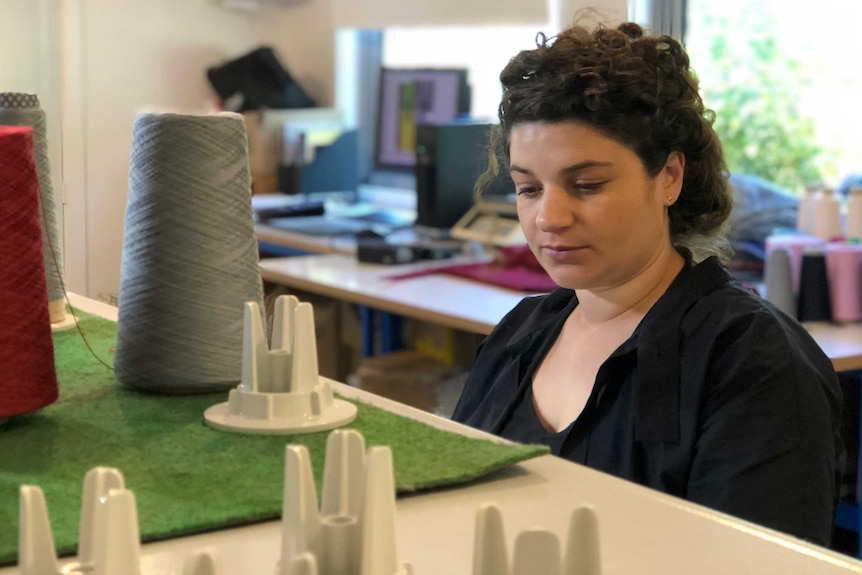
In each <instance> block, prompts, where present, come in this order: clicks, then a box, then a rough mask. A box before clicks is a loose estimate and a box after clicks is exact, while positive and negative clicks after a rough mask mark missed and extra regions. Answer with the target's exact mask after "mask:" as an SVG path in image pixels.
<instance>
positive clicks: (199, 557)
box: [183, 549, 222, 575]
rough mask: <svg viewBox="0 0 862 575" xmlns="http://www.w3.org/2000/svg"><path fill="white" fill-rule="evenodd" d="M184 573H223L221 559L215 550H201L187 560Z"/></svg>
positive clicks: (195, 574) (184, 574) (192, 574)
mask: <svg viewBox="0 0 862 575" xmlns="http://www.w3.org/2000/svg"><path fill="white" fill-rule="evenodd" d="M183 575H222V566H221V560H220V559H219V556H218V554H217V553H216V552H215V551H214V550H211V549H207V550H204V551H199V552H197V553H195V554H194V555H192V556H191V557H189V558H188V559H187V560H186V562H185V565H183Z"/></svg>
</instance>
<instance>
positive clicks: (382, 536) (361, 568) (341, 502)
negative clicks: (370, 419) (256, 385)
mask: <svg viewBox="0 0 862 575" xmlns="http://www.w3.org/2000/svg"><path fill="white" fill-rule="evenodd" d="M321 499H322V501H321V508H320V510H319V511H318V508H317V494H316V489H315V485H314V478H313V475H312V472H311V461H310V458H309V456H308V450H307V449H306V448H305V447H304V446H298V445H288V446H287V449H286V458H285V482H284V503H283V508H282V549H281V563H280V565H281V567H280V569H279V573H281V575H306V574H308V575H310V574H316V573H320V574H321V575H409V574H410V573H411V569H410V566H409V565H407V564H403V565H400V564H399V563H398V559H397V554H396V551H395V482H394V478H393V467H392V452H391V451H390V449H389V448H388V447H373V448H371V449H369V450H368V451H367V452H366V450H365V440H364V439H363V437H362V435H361V434H360V433H359V432H358V431H355V430H336V431H333V432H332V433H331V434H330V435H329V438H328V439H327V448H326V463H325V467H324V474H323V496H322V498H321ZM306 555H311V557H312V558H313V560H314V561H313V563H312V562H309V561H308V560H307V559H305V557H306ZM312 568H313V570H312Z"/></svg>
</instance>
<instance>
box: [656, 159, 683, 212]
mask: <svg viewBox="0 0 862 575" xmlns="http://www.w3.org/2000/svg"><path fill="white" fill-rule="evenodd" d="M684 175H685V155H684V154H683V153H682V152H671V153H670V154H668V157H667V161H666V162H665V164H664V167H663V168H662V169H661V172H659V178H658V179H659V185H660V186H661V189H662V190H663V193H662V196H664V197H665V198H666V199H667V201H668V205H671V204H673V203H675V202H676V200H677V198H678V197H679V193H680V191H682V179H683V176H684Z"/></svg>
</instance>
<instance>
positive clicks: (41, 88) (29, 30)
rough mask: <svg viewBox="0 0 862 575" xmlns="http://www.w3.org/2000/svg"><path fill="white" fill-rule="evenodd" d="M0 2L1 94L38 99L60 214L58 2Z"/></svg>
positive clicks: (6, 0)
mask: <svg viewBox="0 0 862 575" xmlns="http://www.w3.org/2000/svg"><path fill="white" fill-rule="evenodd" d="M59 1H60V0H0V15H2V16H0V92H26V93H30V94H36V95H38V96H39V102H40V104H41V106H42V109H43V110H45V116H46V120H47V134H46V137H47V138H48V153H49V156H50V158H51V179H52V181H53V184H54V188H55V190H54V193H55V196H56V202H57V208H58V213H60V210H61V209H62V185H61V182H62V162H61V158H60V149H61V140H60V112H59V99H60V94H59V87H58V67H59V54H58V49H57V46H58V10H57V6H58V2H59Z"/></svg>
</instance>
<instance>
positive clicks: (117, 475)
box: [78, 467, 125, 566]
mask: <svg viewBox="0 0 862 575" xmlns="http://www.w3.org/2000/svg"><path fill="white" fill-rule="evenodd" d="M123 488H125V480H124V479H123V474H122V473H121V472H120V470H119V469H115V468H113V467H94V468H93V469H91V470H89V471H88V472H87V474H86V475H85V476H84V490H83V494H82V498H81V520H80V523H79V529H78V562H79V563H80V564H81V565H84V566H87V565H90V566H92V565H95V563H96V551H95V549H96V546H97V542H98V541H99V537H100V536H101V534H102V533H104V531H105V529H106V525H105V524H106V522H107V520H108V519H107V516H106V514H107V510H108V508H107V507H106V506H104V505H102V504H101V503H102V502H103V501H104V500H105V498H106V497H107V496H108V493H109V492H110V491H111V490H112V489H123Z"/></svg>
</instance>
